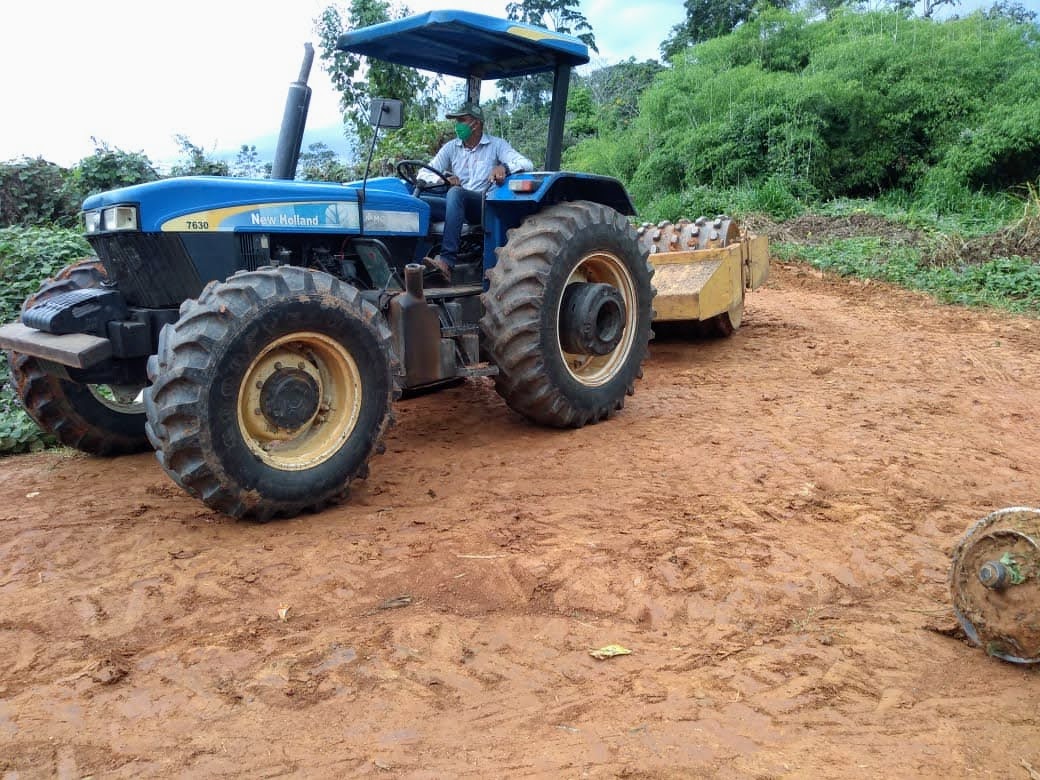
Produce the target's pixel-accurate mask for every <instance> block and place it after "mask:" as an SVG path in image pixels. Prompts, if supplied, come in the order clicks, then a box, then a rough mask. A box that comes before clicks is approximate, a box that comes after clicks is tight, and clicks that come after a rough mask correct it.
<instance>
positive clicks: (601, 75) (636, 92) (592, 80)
mask: <svg viewBox="0 0 1040 780" xmlns="http://www.w3.org/2000/svg"><path fill="white" fill-rule="evenodd" d="M662 70H664V66H663V65H662V64H661V63H659V62H658V61H657V60H644V61H643V62H636V60H635V57H629V58H628V59H627V60H624V61H623V62H618V63H616V64H614V65H608V66H606V67H605V68H597V69H596V70H594V71H592V72H591V73H590V74H589V75H588V77H587V78H583V79H581V83H582V84H583V85H585V86H587V87H588V89H589V91H590V92H591V94H592V99H593V102H594V103H595V104H596V106H598V116H597V119H596V124H597V127H598V128H599V129H601V130H602V129H607V128H609V129H620V128H623V127H627V126H628V125H629V124H630V123H631V122H632V120H633V119H634V118H635V117H636V116H637V115H638V114H639V96H640V95H642V94H643V93H644V92H645V91H646V90H647V89H648V88H649V87H650V85H651V84H653V83H654V79H655V78H656V77H657V74H658V73H660V72H661V71H662Z"/></svg>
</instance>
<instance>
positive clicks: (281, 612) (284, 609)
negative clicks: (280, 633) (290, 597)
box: [278, 604, 292, 623]
mask: <svg viewBox="0 0 1040 780" xmlns="http://www.w3.org/2000/svg"><path fill="white" fill-rule="evenodd" d="M291 609H292V607H290V606H287V605H285V604H283V605H282V606H280V607H278V619H279V620H281V621H282V622H283V623H284V622H286V621H287V620H288V619H289V610H291Z"/></svg>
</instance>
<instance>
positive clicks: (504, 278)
mask: <svg viewBox="0 0 1040 780" xmlns="http://www.w3.org/2000/svg"><path fill="white" fill-rule="evenodd" d="M646 258H647V253H646V251H645V250H643V249H641V248H640V247H639V244H638V242H637V239H636V233H635V229H634V228H633V227H632V226H631V225H630V224H629V222H628V220H627V219H626V218H625V217H624V216H622V215H621V214H619V213H618V212H617V211H615V210H614V209H611V208H609V207H608V206H604V205H601V204H598V203H591V202H588V201H575V202H570V203H560V204H557V205H555V206H551V207H549V208H547V209H545V210H544V211H542V212H540V213H538V214H536V215H534V216H532V217H529V218H528V219H527V220H526V221H525V222H524V223H523V224H522V225H521V226H520V227H518V228H516V229H514V230H511V231H509V239H508V241H507V243H506V245H505V246H504V247H502V248H500V249H499V250H498V263H497V264H496V265H495V267H494V268H492V269H491V270H490V271H489V272H488V280H489V289H488V291H487V292H486V293H485V294H484V296H483V304H484V316H483V317H482V318H481V321H480V325H481V329H482V331H483V333H484V336H485V345H486V349H487V352H488V354H489V355H490V357H491V359H492V360H493V361H494V362H495V364H496V365H497V366H498V370H499V373H498V376H497V377H496V378H495V388H496V390H497V391H498V393H499V394H500V395H501V396H502V397H503V398H504V399H505V401H506V403H507V404H508V405H509V406H510V408H512V409H514V410H515V411H517V412H519V413H520V414H522V415H524V416H525V417H527V418H528V419H529V420H532V421H534V422H536V423H540V424H542V425H551V426H555V427H559V428H580V427H581V426H583V425H586V424H587V423H595V422H598V421H600V420H603V419H606V418H608V417H610V416H611V415H613V414H614V412H616V411H617V410H618V409H621V408H622V407H623V406H624V401H625V396H626V395H631V394H632V393H633V392H634V390H635V381H636V379H638V378H640V377H641V376H642V374H643V371H642V363H643V360H644V359H645V358H646V356H647V354H648V348H647V344H648V342H649V340H650V337H651V335H652V334H651V331H650V321H651V319H652V318H653V309H652V300H653V294H654V290H653V287H651V284H650V279H651V277H652V275H653V269H652V268H651V266H650V265H649V263H647V260H646Z"/></svg>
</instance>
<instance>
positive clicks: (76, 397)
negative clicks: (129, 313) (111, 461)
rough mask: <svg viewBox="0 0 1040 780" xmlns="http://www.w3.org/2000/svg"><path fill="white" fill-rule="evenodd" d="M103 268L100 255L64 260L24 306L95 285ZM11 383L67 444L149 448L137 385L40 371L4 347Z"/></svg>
mask: <svg viewBox="0 0 1040 780" xmlns="http://www.w3.org/2000/svg"><path fill="white" fill-rule="evenodd" d="M104 280H105V268H104V266H103V265H101V263H100V262H99V261H98V260H81V261H79V262H77V263H73V264H72V265H69V266H66V267H65V268H64V269H62V270H61V271H60V272H59V273H58V275H57V276H55V277H54V278H53V279H48V280H47V281H45V282H44V283H43V284H42V285H41V286H40V289H39V291H38V292H36V293H35V294H34V295H31V296H29V297H28V298H27V299H26V301H25V303H24V304H23V305H22V310H23V311H24V310H26V309H28V308H29V307H31V306H33V305H35V304H37V303H39V302H41V301H45V300H47V299H48V298H53V297H54V296H56V295H60V294H62V293H66V292H69V291H71V290H81V289H85V288H89V287H99V286H101V283H102V282H103V281H104ZM7 359H8V364H9V365H10V369H11V385H12V386H13V387H14V389H15V392H16V393H17V394H18V398H19V400H21V402H22V406H23V407H24V408H25V411H26V412H27V413H28V415H29V416H30V417H32V418H33V420H35V421H36V424H37V425H39V426H40V428H41V429H42V430H44V431H46V432H48V433H50V434H52V435H53V436H54V437H55V438H56V439H57V440H58V441H59V442H61V443H62V444H64V445H65V446H67V447H74V448H76V449H78V450H82V451H83V452H88V453H90V454H92V455H124V454H127V453H131V452H139V451H141V450H144V449H147V448H148V446H149V445H148V438H147V436H145V432H144V425H145V414H144V405H143V404H142V403H141V401H140V393H141V390H143V389H144V385H140V386H132V387H128V386H122V385H120V386H110V385H87V384H81V383H79V382H73V381H70V380H68V379H62V378H60V377H57V376H55V375H53V374H49V373H47V372H46V371H44V369H43V366H42V365H41V364H40V361H39V360H38V359H37V358H35V357H32V356H31V355H23V354H21V353H19V352H8V353H7Z"/></svg>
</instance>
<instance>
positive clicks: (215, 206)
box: [83, 176, 429, 233]
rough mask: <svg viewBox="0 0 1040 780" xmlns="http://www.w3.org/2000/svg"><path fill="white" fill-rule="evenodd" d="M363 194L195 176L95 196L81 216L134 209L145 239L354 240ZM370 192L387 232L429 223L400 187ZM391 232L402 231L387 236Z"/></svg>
mask: <svg viewBox="0 0 1040 780" xmlns="http://www.w3.org/2000/svg"><path fill="white" fill-rule="evenodd" d="M360 187H361V182H354V183H352V184H326V183H310V182H299V181H281V180H270V179H234V178H227V177H222V176H190V177H181V178H174V179H163V180H160V181H154V182H148V183H146V184H137V185H134V186H132V187H123V188H121V189H117V190H110V191H108V192H102V193H100V194H98V195H92V196H90V197H89V198H87V199H86V200H85V201H84V202H83V211H84V212H85V213H86V214H87V215H88V216H89V215H90V214H92V213H93V214H97V213H99V212H102V211H104V212H108V211H110V210H111V207H116V206H130V207H134V209H135V211H134V212H133V213H134V214H135V215H136V216H134V221H135V222H136V226H135V227H136V228H137V229H140V230H142V231H145V232H168V231H185V230H187V231H192V232H198V231H203V232H212V231H226V230H231V231H238V230H258V229H267V230H273V231H278V230H286V231H292V230H294V229H299V228H301V227H305V228H307V229H309V230H318V231H324V230H329V231H336V232H340V231H344V230H346V231H348V232H354V231H356V230H357V229H358V228H359V220H360V209H359V203H358V200H359V198H358V195H359V190H360ZM367 189H368V198H367V199H366V209H365V210H366V212H367V213H366V217H370V218H371V219H373V220H375V219H376V218H381V219H382V221H384V222H387V224H389V225H397V224H398V223H401V224H402V225H403V224H405V223H407V229H408V230H411V231H413V232H414V231H416V230H418V229H420V221H421V222H422V223H423V224H425V222H426V220H427V219H428V212H429V207H428V206H427V205H426V204H424V203H423V202H422V201H419V200H417V199H416V198H413V197H411V196H410V195H409V193H408V191H407V189H406V188H405V185H404V183H403V182H402V181H401V180H399V179H396V178H390V177H387V178H380V179H372V180H370V181H369V182H368V185H367ZM395 215H396V216H395ZM412 223H414V226H413V224H412ZM89 224H90V223H89V222H88V233H89V232H91V230H90V227H89ZM404 229H405V228H403V227H402V228H400V230H404ZM390 232H398V230H396V229H394V228H390Z"/></svg>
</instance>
